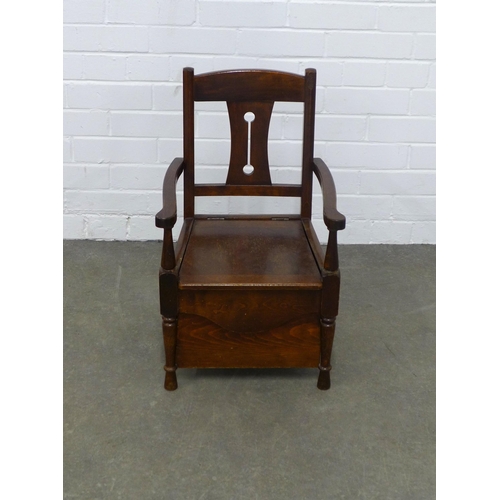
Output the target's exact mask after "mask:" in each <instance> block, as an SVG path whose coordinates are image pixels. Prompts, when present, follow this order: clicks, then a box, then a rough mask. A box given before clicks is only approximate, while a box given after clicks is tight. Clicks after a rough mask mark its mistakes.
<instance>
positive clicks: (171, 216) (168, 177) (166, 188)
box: [155, 158, 184, 229]
mask: <svg viewBox="0 0 500 500" xmlns="http://www.w3.org/2000/svg"><path fill="white" fill-rule="evenodd" d="M183 170H184V158H175V159H174V160H173V161H172V163H171V164H170V166H169V167H168V169H167V172H166V173H165V178H164V179H163V208H162V209H161V210H160V211H159V212H158V213H157V214H156V217H155V224H156V227H162V228H163V229H172V228H173V227H174V225H175V222H176V221H177V200H176V193H175V188H176V185H177V179H178V178H179V176H180V175H181V174H182V171H183Z"/></svg>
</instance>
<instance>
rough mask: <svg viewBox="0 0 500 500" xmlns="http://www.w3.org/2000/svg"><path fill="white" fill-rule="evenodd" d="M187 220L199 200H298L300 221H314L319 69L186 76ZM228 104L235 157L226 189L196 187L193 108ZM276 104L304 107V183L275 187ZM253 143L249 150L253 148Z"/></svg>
mask: <svg viewBox="0 0 500 500" xmlns="http://www.w3.org/2000/svg"><path fill="white" fill-rule="evenodd" d="M183 87H184V94H183V107H184V163H185V167H184V217H193V216H194V197H195V196H296V197H300V198H301V217H306V218H310V217H311V205H312V162H313V148H314V112H315V96H316V70H314V69H306V71H305V75H304V76H302V75H295V74H292V73H285V72H281V71H265V70H232V71H216V72H212V73H203V74H200V75H196V76H195V75H194V70H193V68H184V72H183ZM195 101H226V103H227V108H228V113H229V123H230V128H231V153H230V159H229V170H228V175H227V179H226V183H225V184H196V185H195V183H194V103H195ZM275 101H285V102H303V103H304V133H303V147H302V181H301V184H296V185H295V184H279V185H277V184H272V182H271V175H270V171H269V160H268V149H267V145H268V132H269V123H270V120H271V113H272V109H273V106H274V102H275ZM249 144H250V148H249Z"/></svg>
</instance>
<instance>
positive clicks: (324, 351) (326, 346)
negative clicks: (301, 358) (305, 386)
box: [318, 318, 335, 391]
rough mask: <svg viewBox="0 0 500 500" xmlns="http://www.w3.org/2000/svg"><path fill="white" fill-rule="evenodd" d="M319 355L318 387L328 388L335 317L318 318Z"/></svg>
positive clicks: (324, 389)
mask: <svg viewBox="0 0 500 500" xmlns="http://www.w3.org/2000/svg"><path fill="white" fill-rule="evenodd" d="M320 325H321V330H320V336H321V338H320V351H321V352H320V355H321V360H320V363H319V366H318V368H319V377H318V389H321V390H322V391H326V390H328V389H330V370H331V369H332V366H331V365H330V357H331V354H332V346H333V337H334V335H335V318H321V320H320Z"/></svg>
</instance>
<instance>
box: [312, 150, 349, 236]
mask: <svg viewBox="0 0 500 500" xmlns="http://www.w3.org/2000/svg"><path fill="white" fill-rule="evenodd" d="M313 172H314V173H315V174H316V177H317V178H318V181H319V184H320V186H321V191H322V192H323V220H324V221H325V224H326V227H327V228H328V229H333V230H335V231H339V230H341V229H344V228H345V216H344V215H342V214H341V213H340V212H338V211H337V191H336V190H335V183H334V182H333V177H332V174H331V172H330V169H329V168H328V167H327V166H326V163H325V162H324V161H323V160H322V159H321V158H314V160H313Z"/></svg>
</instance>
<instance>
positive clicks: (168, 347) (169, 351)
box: [162, 316, 177, 391]
mask: <svg viewBox="0 0 500 500" xmlns="http://www.w3.org/2000/svg"><path fill="white" fill-rule="evenodd" d="M162 327H163V343H164V345H165V359H166V362H165V367H164V368H165V389H166V390H167V391H175V389H177V376H176V374H175V370H176V369H177V366H176V364H175V345H176V342H177V318H165V317H164V316H162Z"/></svg>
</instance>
